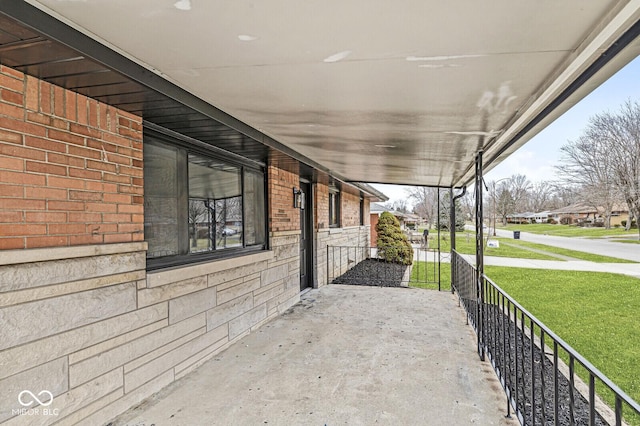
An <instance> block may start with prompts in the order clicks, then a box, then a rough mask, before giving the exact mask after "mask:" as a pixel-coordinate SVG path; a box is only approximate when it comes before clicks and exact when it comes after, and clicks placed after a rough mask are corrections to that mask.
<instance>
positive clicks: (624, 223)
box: [620, 220, 638, 229]
mask: <svg viewBox="0 0 640 426" xmlns="http://www.w3.org/2000/svg"><path fill="white" fill-rule="evenodd" d="M620 223H622V226H624V227H626V226H627V221H626V220H621V221H620ZM631 229H638V224H637V223H636V221H635V220H632V221H631Z"/></svg>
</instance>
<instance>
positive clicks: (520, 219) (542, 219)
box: [507, 211, 551, 223]
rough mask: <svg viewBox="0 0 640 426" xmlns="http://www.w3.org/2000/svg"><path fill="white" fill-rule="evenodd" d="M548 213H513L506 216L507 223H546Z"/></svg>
mask: <svg viewBox="0 0 640 426" xmlns="http://www.w3.org/2000/svg"><path fill="white" fill-rule="evenodd" d="M550 213H551V212H549V211H544V212H538V213H534V212H525V213H514V214H510V215H508V216H507V223H547V220H548V219H549V217H550Z"/></svg>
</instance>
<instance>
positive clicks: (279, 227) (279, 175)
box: [267, 161, 300, 232]
mask: <svg viewBox="0 0 640 426" xmlns="http://www.w3.org/2000/svg"><path fill="white" fill-rule="evenodd" d="M267 173H268V185H269V189H268V190H269V230H270V231H271V232H282V231H299V230H300V210H298V209H296V208H294V207H293V188H299V187H300V177H299V174H298V171H297V170H287V169H285V168H283V167H281V166H279V164H278V163H277V162H276V161H272V162H271V164H269V168H268V172H267Z"/></svg>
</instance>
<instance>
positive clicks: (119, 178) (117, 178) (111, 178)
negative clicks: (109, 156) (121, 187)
mask: <svg viewBox="0 0 640 426" xmlns="http://www.w3.org/2000/svg"><path fill="white" fill-rule="evenodd" d="M103 179H104V180H105V181H108V182H118V183H125V184H127V185H130V184H131V177H129V176H123V175H113V174H111V173H105V174H104V177H103Z"/></svg>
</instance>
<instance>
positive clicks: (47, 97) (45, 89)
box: [40, 81, 52, 114]
mask: <svg viewBox="0 0 640 426" xmlns="http://www.w3.org/2000/svg"><path fill="white" fill-rule="evenodd" d="M40 111H41V112H43V113H45V114H51V112H52V109H51V84H49V83H47V82H45V81H40Z"/></svg>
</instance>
